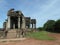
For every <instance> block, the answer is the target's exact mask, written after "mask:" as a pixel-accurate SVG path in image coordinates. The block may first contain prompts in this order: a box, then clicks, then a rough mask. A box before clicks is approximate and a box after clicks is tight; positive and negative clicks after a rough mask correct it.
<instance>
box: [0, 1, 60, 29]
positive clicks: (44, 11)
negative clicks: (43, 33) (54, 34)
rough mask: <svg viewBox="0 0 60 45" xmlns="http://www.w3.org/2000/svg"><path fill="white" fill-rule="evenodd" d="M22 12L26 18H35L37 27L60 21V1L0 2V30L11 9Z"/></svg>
mask: <svg viewBox="0 0 60 45" xmlns="http://www.w3.org/2000/svg"><path fill="white" fill-rule="evenodd" d="M11 8H14V9H15V10H21V11H22V12H23V14H24V16H28V17H31V18H35V19H36V20H37V27H42V26H43V24H44V23H45V22H46V21H47V20H58V19H60V0H0V28H2V27H3V22H4V21H5V19H6V18H7V12H8V10H9V9H11Z"/></svg>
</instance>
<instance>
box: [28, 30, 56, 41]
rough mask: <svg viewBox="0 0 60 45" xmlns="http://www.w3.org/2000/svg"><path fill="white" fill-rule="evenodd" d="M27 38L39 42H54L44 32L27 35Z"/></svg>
mask: <svg viewBox="0 0 60 45" xmlns="http://www.w3.org/2000/svg"><path fill="white" fill-rule="evenodd" d="M27 37H29V38H35V39H40V40H55V38H53V37H50V36H48V32H46V31H41V32H32V33H28V34H27Z"/></svg>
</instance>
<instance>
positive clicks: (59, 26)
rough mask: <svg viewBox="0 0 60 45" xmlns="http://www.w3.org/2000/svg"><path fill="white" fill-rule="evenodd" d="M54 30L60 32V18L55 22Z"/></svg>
mask: <svg viewBox="0 0 60 45" xmlns="http://www.w3.org/2000/svg"><path fill="white" fill-rule="evenodd" d="M54 30H55V32H59V33H60V19H59V20H57V21H56V22H55V25H54Z"/></svg>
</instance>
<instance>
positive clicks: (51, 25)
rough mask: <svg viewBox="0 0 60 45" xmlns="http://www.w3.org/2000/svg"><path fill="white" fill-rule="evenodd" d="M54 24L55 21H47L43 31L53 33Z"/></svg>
mask: <svg viewBox="0 0 60 45" xmlns="http://www.w3.org/2000/svg"><path fill="white" fill-rule="evenodd" d="M54 24H55V21H54V20H48V21H47V22H46V23H45V24H44V29H45V30H46V31H50V32H53V31H54Z"/></svg>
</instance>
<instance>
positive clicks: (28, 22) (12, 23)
mask: <svg viewBox="0 0 60 45" xmlns="http://www.w3.org/2000/svg"><path fill="white" fill-rule="evenodd" d="M3 28H4V29H6V30H8V29H25V28H27V29H30V28H32V29H36V19H31V18H30V17H25V16H24V14H23V13H22V12H21V11H15V10H14V9H10V10H9V11H8V14H7V19H6V20H5V22H4V23H3Z"/></svg>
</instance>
